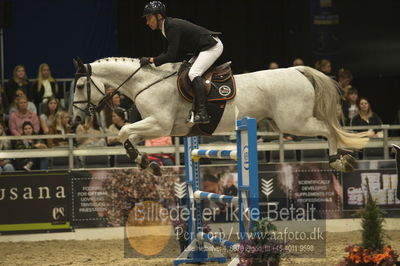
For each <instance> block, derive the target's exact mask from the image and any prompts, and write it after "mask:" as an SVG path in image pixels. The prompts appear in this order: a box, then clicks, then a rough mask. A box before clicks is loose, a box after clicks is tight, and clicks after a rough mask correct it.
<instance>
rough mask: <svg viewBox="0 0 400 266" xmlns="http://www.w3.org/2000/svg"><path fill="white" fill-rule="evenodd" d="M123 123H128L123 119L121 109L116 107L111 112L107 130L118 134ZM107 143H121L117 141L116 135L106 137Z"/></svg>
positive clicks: (123, 114) (113, 144)
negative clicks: (110, 120) (110, 122)
mask: <svg viewBox="0 0 400 266" xmlns="http://www.w3.org/2000/svg"><path fill="white" fill-rule="evenodd" d="M125 125H128V123H127V122H126V120H125V113H124V111H123V110H122V109H119V108H117V109H115V110H114V111H113V112H112V124H111V125H110V126H109V127H108V130H107V132H108V133H114V134H116V135H118V133H119V131H120V130H121V128H122V127H123V126H125ZM107 144H108V145H109V146H117V145H122V143H121V142H120V141H119V137H118V136H117V137H107Z"/></svg>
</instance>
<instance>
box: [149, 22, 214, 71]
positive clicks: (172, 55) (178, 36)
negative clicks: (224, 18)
mask: <svg viewBox="0 0 400 266" xmlns="http://www.w3.org/2000/svg"><path fill="white" fill-rule="evenodd" d="M164 31H165V35H166V45H165V46H164V52H163V53H162V54H161V55H159V56H157V57H155V58H154V64H155V65H156V66H159V65H162V64H165V63H170V62H176V61H178V58H179V56H182V55H185V54H188V53H191V54H194V55H198V54H199V53H200V52H201V51H205V50H207V49H209V48H211V47H212V46H214V45H215V44H216V43H217V41H216V40H215V39H214V38H213V37H212V36H217V35H221V33H220V32H213V31H210V30H208V29H206V28H203V27H201V26H198V25H195V24H193V23H191V22H189V21H186V20H183V19H178V18H171V17H167V18H165V21H164ZM163 37H164V35H163Z"/></svg>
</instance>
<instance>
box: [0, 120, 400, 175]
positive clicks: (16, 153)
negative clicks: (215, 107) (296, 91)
mask: <svg viewBox="0 0 400 266" xmlns="http://www.w3.org/2000/svg"><path fill="white" fill-rule="evenodd" d="M347 129H351V130H366V129H377V130H382V131H383V138H372V139H371V140H370V142H369V144H368V146H367V147H368V148H382V149H383V150H384V156H383V158H384V159H389V158H390V155H389V147H390V145H391V144H397V145H400V138H399V137H397V138H389V135H388V131H389V130H400V125H381V126H369V127H351V128H350V127H347ZM218 135H230V136H232V137H234V135H233V134H232V135H231V134H218ZM258 135H259V136H275V137H276V138H279V142H273V143H272V142H260V143H258V150H259V151H279V158H280V162H284V151H285V150H312V149H328V143H327V141H325V140H323V139H321V141H313V142H307V141H304V142H285V141H284V140H283V135H282V134H278V133H271V132H258ZM111 136H113V137H116V135H115V134H109V133H105V134H98V135H76V134H67V135H35V136H34V138H35V139H55V138H57V139H60V138H63V139H67V140H68V147H62V148H60V147H55V148H49V149H45V150H43V149H41V150H38V149H31V150H29V149H27V150H2V151H0V159H4V158H43V157H68V158H69V164H68V165H69V167H68V169H69V170H72V169H74V168H75V167H74V157H76V156H96V155H124V154H125V149H124V148H123V147H122V146H106V147H88V148H77V147H74V145H73V143H74V139H75V138H93V137H111ZM18 139H32V136H0V140H18ZM201 148H202V149H235V148H236V145H235V143H230V142H224V143H220V142H219V143H209V144H201ZM139 150H140V151H143V152H146V153H170V154H175V158H176V162H175V163H176V165H180V154H181V153H183V150H184V149H183V145H180V144H179V137H175V145H171V146H152V147H149V146H140V147H139ZM44 151H45V152H44Z"/></svg>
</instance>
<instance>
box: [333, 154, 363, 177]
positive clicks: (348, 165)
mask: <svg viewBox="0 0 400 266" xmlns="http://www.w3.org/2000/svg"><path fill="white" fill-rule="evenodd" d="M355 163H356V160H355V159H354V157H353V156H351V155H350V154H346V155H344V156H340V158H339V159H336V160H335V161H331V162H330V163H329V165H330V166H331V167H332V168H333V169H335V170H337V171H340V172H344V173H349V172H353V171H354V166H355Z"/></svg>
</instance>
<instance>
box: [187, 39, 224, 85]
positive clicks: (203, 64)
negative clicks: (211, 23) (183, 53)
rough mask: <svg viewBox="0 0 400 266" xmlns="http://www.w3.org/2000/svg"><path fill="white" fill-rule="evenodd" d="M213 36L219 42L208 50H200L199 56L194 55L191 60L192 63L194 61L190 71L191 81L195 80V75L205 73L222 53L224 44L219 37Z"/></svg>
mask: <svg viewBox="0 0 400 266" xmlns="http://www.w3.org/2000/svg"><path fill="white" fill-rule="evenodd" d="M213 38H214V39H215V40H216V41H217V44H215V45H214V46H213V47H211V48H210V49H208V50H205V51H202V52H200V53H199V55H198V56H193V57H192V58H191V59H190V60H189V62H190V63H193V62H194V63H193V65H192V67H191V69H190V71H189V73H188V76H189V79H190V81H193V80H194V78H195V77H199V76H201V75H203V74H204V72H206V71H207V69H208V68H209V67H210V66H212V64H214V62H215V61H217V59H218V57H220V55H221V54H222V51H223V50H224V46H223V44H222V42H221V40H220V39H219V38H218V37H213Z"/></svg>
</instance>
